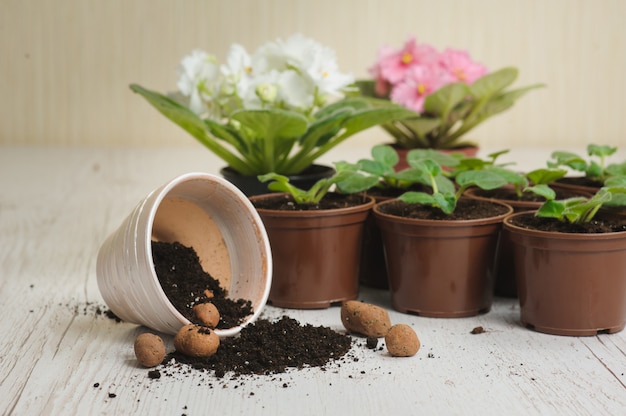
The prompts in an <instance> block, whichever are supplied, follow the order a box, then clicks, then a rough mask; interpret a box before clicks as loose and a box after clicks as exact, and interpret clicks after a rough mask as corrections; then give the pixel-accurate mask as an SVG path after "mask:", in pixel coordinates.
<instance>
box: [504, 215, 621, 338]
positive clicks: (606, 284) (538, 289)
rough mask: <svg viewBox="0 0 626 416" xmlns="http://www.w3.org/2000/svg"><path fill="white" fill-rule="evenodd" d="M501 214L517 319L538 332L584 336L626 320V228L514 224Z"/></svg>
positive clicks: (614, 329) (616, 327) (617, 328)
mask: <svg viewBox="0 0 626 416" xmlns="http://www.w3.org/2000/svg"><path fill="white" fill-rule="evenodd" d="M520 215H533V214H532V213H517V214H513V215H511V216H510V217H508V218H506V219H505V221H504V228H505V229H507V230H508V232H509V234H510V236H511V241H512V242H513V250H514V256H515V266H516V276H517V283H518V296H519V303H520V315H521V321H522V323H523V324H524V325H526V326H527V327H529V328H531V329H534V330H536V331H539V332H545V333H548V334H555V335H571V336H585V335H587V336H589V335H596V334H598V333H614V332H618V331H621V330H622V329H624V326H625V324H626V232H614V233H602V234H573V233H558V232H547V231H538V230H532V229H527V228H523V227H519V226H516V225H514V224H513V223H511V220H512V219H513V218H514V217H516V216H520Z"/></svg>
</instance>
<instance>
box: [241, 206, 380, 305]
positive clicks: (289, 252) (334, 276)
mask: <svg viewBox="0 0 626 416" xmlns="http://www.w3.org/2000/svg"><path fill="white" fill-rule="evenodd" d="M281 197H284V194H269V195H258V196H253V197H251V198H250V200H251V201H252V203H253V204H255V202H257V201H259V200H261V199H267V198H281ZM373 206H374V199H373V198H368V199H367V202H365V203H363V204H361V205H358V206H354V207H348V208H338V209H330V210H310V211H283V210H273V209H264V208H258V207H257V211H258V213H259V215H260V217H261V219H262V220H263V224H264V226H265V229H266V230H267V234H268V236H269V240H270V245H271V247H272V254H273V259H274V262H273V264H274V273H273V277H272V286H271V288H270V294H269V302H270V303H271V304H272V305H274V306H279V307H284V308H298V309H316V308H327V307H329V306H331V305H332V304H333V303H337V302H342V301H345V300H352V299H356V298H357V296H358V291H359V263H360V256H361V241H362V239H363V228H364V221H365V219H366V218H367V216H368V214H369V212H370V210H371V208H372V207H373Z"/></svg>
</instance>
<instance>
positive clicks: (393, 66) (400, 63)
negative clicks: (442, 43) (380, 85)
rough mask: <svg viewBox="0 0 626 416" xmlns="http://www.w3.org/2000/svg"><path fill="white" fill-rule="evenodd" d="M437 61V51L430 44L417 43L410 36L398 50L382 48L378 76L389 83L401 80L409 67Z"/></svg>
mask: <svg viewBox="0 0 626 416" xmlns="http://www.w3.org/2000/svg"><path fill="white" fill-rule="evenodd" d="M435 62H437V51H436V50H435V49H434V48H433V47H432V46H430V45H425V44H421V45H418V44H417V42H416V41H415V38H413V37H411V38H410V39H409V40H408V41H406V43H405V44H404V47H403V48H402V49H400V50H398V51H394V50H392V49H389V48H385V49H382V50H381V52H380V53H379V56H378V67H379V71H380V76H382V78H384V79H385V80H386V81H388V82H389V83H391V84H396V83H398V82H400V81H402V80H403V79H404V78H405V76H406V73H407V72H408V71H409V70H411V68H413V67H415V66H418V65H430V64H432V63H435Z"/></svg>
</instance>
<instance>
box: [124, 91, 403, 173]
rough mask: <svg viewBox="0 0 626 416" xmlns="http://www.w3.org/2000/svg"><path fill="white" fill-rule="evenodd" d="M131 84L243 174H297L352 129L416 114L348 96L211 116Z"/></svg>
mask: <svg viewBox="0 0 626 416" xmlns="http://www.w3.org/2000/svg"><path fill="white" fill-rule="evenodd" d="M130 88H131V90H133V91H134V92H136V93H138V94H140V95H141V96H142V97H144V98H145V99H146V100H147V101H148V102H149V103H150V104H151V105H152V106H154V107H155V108H156V109H157V110H158V111H159V112H160V113H161V114H163V115H164V116H165V117H167V118H168V119H170V120H171V121H173V122H174V123H176V124H178V125H179V126H180V127H181V128H183V129H184V130H185V131H187V132H188V133H189V134H191V135H192V136H193V137H194V138H195V139H196V140H198V141H199V142H200V143H202V144H203V145H204V146H206V147H207V148H208V149H209V150H211V151H212V152H213V153H215V155H217V156H218V157H219V158H221V159H222V160H224V161H225V162H226V163H227V164H228V165H229V166H230V167H231V168H233V169H234V170H236V171H237V172H239V173H241V174H242V175H259V174H264V173H268V172H277V173H279V174H282V175H292V174H297V173H299V172H301V171H303V170H304V169H306V168H307V167H309V166H310V165H311V164H313V163H314V162H315V161H316V160H317V159H318V158H319V157H320V156H322V155H323V154H325V153H326V152H328V151H329V150H331V149H332V148H334V147H335V146H337V145H338V144H340V143H342V142H343V141H345V140H346V139H348V138H349V137H351V136H353V135H354V134H356V133H359V132H361V131H363V130H366V129H368V128H370V127H373V126H376V125H379V124H383V123H390V122H392V121H395V120H401V119H404V118H407V117H411V116H414V115H415V113H414V112H413V111H410V110H407V109H405V108H403V107H401V106H398V105H396V104H392V103H390V102H386V101H384V100H374V99H370V98H366V97H347V98H344V99H342V100H340V101H337V102H334V103H332V104H328V105H326V106H324V107H322V108H320V109H319V110H318V111H316V112H315V113H313V114H312V116H311V117H310V118H309V117H306V116H305V115H303V114H301V113H299V112H297V111H293V110H288V109H280V108H269V109H241V110H236V111H234V112H233V113H232V114H230V115H229V116H228V118H226V119H225V120H223V121H215V120H213V119H211V118H208V117H207V118H201V117H200V116H198V115H197V114H196V113H194V112H193V111H191V110H190V109H189V108H188V107H187V106H185V105H182V104H181V103H179V102H178V101H175V100H173V99H172V98H169V97H167V96H165V95H163V94H160V93H158V92H155V91H151V90H148V89H146V88H143V87H141V86H139V85H137V84H132V85H131V86H130Z"/></svg>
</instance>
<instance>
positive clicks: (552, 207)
mask: <svg viewBox="0 0 626 416" xmlns="http://www.w3.org/2000/svg"><path fill="white" fill-rule="evenodd" d="M614 199H615V201H614V202H618V201H619V202H620V203H621V204H622V205H626V180H625V181H624V183H623V184H622V185H621V186H605V187H602V188H600V189H599V190H598V191H597V192H596V193H595V194H594V195H593V196H591V197H589V198H585V197H574V198H568V199H563V200H554V199H549V200H547V201H546V202H545V203H544V204H543V205H542V206H541V207H540V208H539V210H537V213H536V214H535V215H536V216H538V217H543V218H556V219H558V220H559V221H563V222H569V223H572V224H580V223H585V222H589V221H591V220H592V219H593V218H594V216H595V215H596V214H597V213H598V211H599V210H600V208H601V207H602V206H603V205H607V204H609V203H610V202H611V201H612V200H614Z"/></svg>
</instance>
